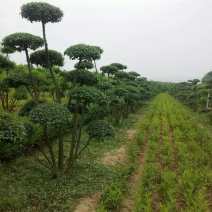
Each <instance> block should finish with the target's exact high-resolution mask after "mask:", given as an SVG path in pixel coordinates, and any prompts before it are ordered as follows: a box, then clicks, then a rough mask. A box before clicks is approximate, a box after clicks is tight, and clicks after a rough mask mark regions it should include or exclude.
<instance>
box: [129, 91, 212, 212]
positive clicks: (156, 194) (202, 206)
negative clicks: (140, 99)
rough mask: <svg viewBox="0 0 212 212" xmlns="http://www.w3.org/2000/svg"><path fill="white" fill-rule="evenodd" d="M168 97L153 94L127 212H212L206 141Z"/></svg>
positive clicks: (211, 151) (211, 154) (211, 148)
mask: <svg viewBox="0 0 212 212" xmlns="http://www.w3.org/2000/svg"><path fill="white" fill-rule="evenodd" d="M210 136H211V135H209V134H208V132H206V130H205V129H204V126H203V125H202V124H200V123H199V122H198V120H197V119H196V118H195V117H194V116H193V115H191V113H190V112H189V111H188V110H187V109H185V108H184V106H182V105H181V104H180V103H179V102H177V101H176V100H175V99H174V98H173V97H171V96H170V95H168V94H159V95H158V96H157V97H156V99H155V101H154V103H153V104H152V107H151V108H150V109H149V111H148V113H147V114H146V117H145V119H144V120H143V122H142V124H141V126H140V129H139V133H138V136H137V142H138V143H139V144H140V145H141V146H142V147H143V148H144V147H145V152H144V154H143V155H141V156H140V157H145V162H144V164H143V167H142V168H141V169H142V170H140V174H139V180H138V184H137V185H136V188H137V189H136V188H135V190H136V191H135V192H134V194H135V195H134V196H135V197H134V200H133V201H134V208H131V211H138V212H139V211H212V205H211V203H212V140H211V137H210Z"/></svg>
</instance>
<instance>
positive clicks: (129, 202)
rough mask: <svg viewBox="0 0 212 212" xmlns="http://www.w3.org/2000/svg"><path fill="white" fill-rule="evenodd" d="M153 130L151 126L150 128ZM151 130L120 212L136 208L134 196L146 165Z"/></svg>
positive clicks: (127, 186) (130, 211)
mask: <svg viewBox="0 0 212 212" xmlns="http://www.w3.org/2000/svg"><path fill="white" fill-rule="evenodd" d="M150 128H151V126H150ZM150 128H149V129H148V131H147V134H146V142H145V144H144V146H143V147H142V149H141V151H140V153H139V156H138V159H137V161H136V168H135V171H134V173H133V174H132V176H131V177H130V179H129V181H128V183H127V185H126V190H127V191H128V192H127V194H126V196H125V199H124V200H123V205H122V207H121V209H120V212H132V211H133V209H134V208H135V202H134V195H135V192H136V191H137V185H138V183H139V182H140V180H141V179H140V177H141V173H142V171H143V168H144V165H145V163H146V156H147V155H146V150H147V148H148V146H149V135H150ZM132 139H134V140H135V136H134V137H132Z"/></svg>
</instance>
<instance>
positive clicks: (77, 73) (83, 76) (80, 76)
mask: <svg viewBox="0 0 212 212" xmlns="http://www.w3.org/2000/svg"><path fill="white" fill-rule="evenodd" d="M61 75H62V76H64V78H65V79H66V81H69V82H72V83H73V82H74V80H76V83H78V84H79V85H80V86H82V85H87V86H94V85H96V84H97V82H98V78H97V76H96V75H95V74H94V73H91V72H89V71H87V70H83V69H80V70H73V71H64V72H62V73H61ZM75 78H76V79H75Z"/></svg>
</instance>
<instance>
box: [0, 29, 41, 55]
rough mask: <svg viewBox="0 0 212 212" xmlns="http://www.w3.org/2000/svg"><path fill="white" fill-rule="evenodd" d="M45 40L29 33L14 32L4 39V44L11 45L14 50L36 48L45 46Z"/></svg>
mask: <svg viewBox="0 0 212 212" xmlns="http://www.w3.org/2000/svg"><path fill="white" fill-rule="evenodd" d="M43 44H44V41H43V39H42V38H41V37H39V36H35V35H32V34H29V33H21V32H17V33H13V34H11V35H8V36H7V37H5V38H4V39H3V41H2V45H3V46H7V47H10V48H11V49H13V50H14V51H19V52H21V51H24V50H26V49H27V48H29V49H32V50H36V49H37V48H39V47H41V46H43Z"/></svg>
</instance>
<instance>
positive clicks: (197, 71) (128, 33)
mask: <svg viewBox="0 0 212 212" xmlns="http://www.w3.org/2000/svg"><path fill="white" fill-rule="evenodd" d="M34 1H36V0H34ZM27 2H31V1H29V0H0V3H1V7H0V29H1V32H0V40H1V39H2V38H3V37H5V36H7V35H9V34H11V33H14V32H28V33H32V34H35V35H40V36H42V29H41V24H40V23H33V24H31V23H30V22H29V21H27V20H25V19H22V18H21V16H20V7H21V6H22V4H24V3H27ZM44 2H48V3H50V4H52V5H55V6H58V7H60V9H61V10H62V11H63V12H64V18H63V20H62V21H61V22H59V23H55V24H47V38H48V43H49V48H50V49H54V50H57V51H60V52H62V53H63V52H64V50H65V49H66V48H67V47H69V46H71V45H75V44H78V43H85V44H90V45H96V46H100V47H102V48H103V49H104V53H103V55H102V59H101V60H100V61H97V65H98V67H100V66H102V65H108V64H110V63H112V62H120V63H123V64H124V65H127V66H128V71H136V72H139V73H140V74H141V76H143V77H147V78H148V79H154V80H160V81H181V80H183V81H186V80H188V79H193V78H200V79H201V78H202V77H203V76H204V75H205V74H206V73H207V72H209V71H211V70H212V0H47V1H45V0H44ZM11 59H12V60H14V61H16V62H17V63H25V55H24V53H16V54H13V55H12V56H11ZM76 62H77V61H70V60H69V59H68V58H67V57H66V60H65V66H64V68H65V69H66V70H72V69H73V65H74V64H75V63H76Z"/></svg>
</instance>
